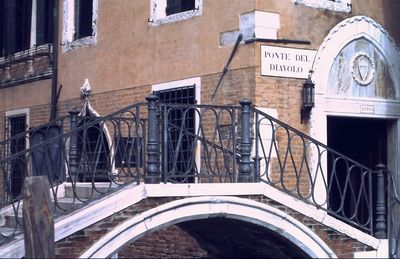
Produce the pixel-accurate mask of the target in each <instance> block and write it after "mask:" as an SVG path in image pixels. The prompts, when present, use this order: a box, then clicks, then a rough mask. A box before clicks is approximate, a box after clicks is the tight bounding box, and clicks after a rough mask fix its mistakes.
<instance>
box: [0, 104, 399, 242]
mask: <svg viewBox="0 0 400 259" xmlns="http://www.w3.org/2000/svg"><path fill="white" fill-rule="evenodd" d="M145 106H147V109H145ZM65 125H67V123H65ZM69 126H70V129H65V130H64V131H63V132H62V133H60V135H59V136H56V137H52V138H49V139H46V140H45V141H43V142H41V143H39V144H37V145H35V146H32V147H30V148H29V149H26V150H24V151H21V152H18V153H16V154H12V155H9V156H7V157H3V158H0V172H1V173H2V174H3V176H4V182H5V186H4V190H5V192H6V195H5V196H4V197H1V198H2V202H1V204H0V205H1V206H0V208H1V209H2V210H3V211H4V210H8V211H11V214H12V215H11V216H10V217H13V218H14V220H13V221H12V222H13V224H12V225H11V226H9V227H11V228H12V229H13V231H12V234H6V233H3V232H1V231H2V230H1V228H0V235H1V236H0V243H1V242H6V240H8V239H9V237H12V236H14V235H15V233H17V232H16V231H17V230H18V229H19V228H20V226H21V225H22V222H21V221H20V214H21V213H20V207H21V197H22V195H23V194H22V193H21V192H16V191H15V190H13V189H12V186H13V182H12V181H13V177H12V176H13V172H14V171H13V170H14V169H18V170H19V171H18V170H15V172H19V173H20V174H21V175H20V176H21V177H22V178H24V177H26V176H30V175H32V174H34V173H35V174H40V175H47V176H48V178H49V181H50V182H51V194H52V196H53V199H54V203H55V206H54V207H55V210H54V213H56V214H57V215H58V214H65V213H68V212H70V211H71V210H73V209H75V208H76V207H77V206H78V207H79V206H84V205H85V204H87V203H88V202H90V201H91V200H93V199H95V198H97V197H99V195H103V194H105V193H108V192H110V191H112V190H113V188H115V187H116V186H120V185H124V184H127V183H131V182H138V183H139V182H143V181H145V182H147V183H158V182H161V181H164V182H173V183H220V182H250V181H253V182H254V181H255V182H258V181H262V182H265V183H267V184H269V185H271V186H274V187H275V188H278V189H280V190H282V191H284V192H286V193H288V194H290V195H292V196H294V197H296V198H298V199H301V200H303V201H304V202H306V203H309V204H312V205H313V206H316V207H318V208H320V209H322V210H325V211H326V212H327V213H328V214H330V215H332V216H335V217H337V218H339V219H341V220H343V221H345V222H347V223H349V224H351V225H353V226H355V227H357V228H359V229H361V230H363V231H365V232H368V233H370V234H372V233H374V230H375V228H376V227H375V226H374V213H375V209H374V205H375V204H373V201H374V199H373V194H372V187H373V185H372V184H373V182H374V179H375V177H376V176H375V174H374V171H373V170H371V169H368V168H367V167H365V166H363V165H361V164H359V163H357V162H356V161H354V160H352V159H350V158H348V157H346V156H345V155H343V154H341V153H338V152H336V151H334V150H332V149H330V148H329V147H328V146H326V145H324V144H322V143H321V142H319V141H317V140H314V139H313V138H311V137H309V136H307V135H306V134H304V133H302V132H300V131H298V130H296V129H294V128H293V127H291V126H289V125H287V124H285V123H283V122H281V121H279V120H277V119H275V118H273V117H271V116H269V115H268V114H266V113H264V112H262V111H259V110H257V109H255V108H251V107H250V102H249V101H248V100H244V101H242V102H241V106H235V105H232V106H227V105H225V106H216V105H192V104H166V103H159V102H158V101H157V98H156V97H154V96H153V97H151V98H148V102H147V103H138V104H134V105H130V106H128V107H126V108H124V109H121V110H119V111H117V112H114V113H112V114H109V115H108V116H105V117H87V116H85V117H79V116H78V112H77V111H74V112H70V121H69ZM64 128H65V127H64ZM21 136H26V133H24V134H21ZM7 141H9V140H5V141H3V142H1V143H7ZM1 143H0V144H1ZM9 143H10V142H9ZM81 181H85V182H88V184H89V185H91V190H90V193H89V194H88V195H86V196H82V194H81V193H80V192H79V190H78V189H79V185H78V183H79V182H81ZM99 181H106V183H105V184H104V183H102V184H99ZM65 182H70V185H71V190H72V198H71V200H70V201H69V203H68V204H66V203H64V201H63V200H62V199H60V197H58V196H59V192H60V189H61V188H63V187H62V184H63V183H65ZM100 185H101V186H100ZM396 240H398V239H396Z"/></svg>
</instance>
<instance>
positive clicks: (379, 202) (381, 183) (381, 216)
mask: <svg viewBox="0 0 400 259" xmlns="http://www.w3.org/2000/svg"><path fill="white" fill-rule="evenodd" d="M385 169H386V166H385V165H383V164H378V165H377V166H376V174H377V197H376V225H375V231H376V232H375V237H376V238H379V239H386V237H387V235H386V230H387V229H386V197H385V194H386V188H385V176H384V174H383V171H384V170H385Z"/></svg>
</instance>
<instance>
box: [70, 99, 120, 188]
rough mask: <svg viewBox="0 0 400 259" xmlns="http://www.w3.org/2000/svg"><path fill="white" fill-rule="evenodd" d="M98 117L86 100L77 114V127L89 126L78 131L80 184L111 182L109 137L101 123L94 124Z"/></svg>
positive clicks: (111, 169)
mask: <svg viewBox="0 0 400 259" xmlns="http://www.w3.org/2000/svg"><path fill="white" fill-rule="evenodd" d="M98 117H100V115H99V114H98V113H97V112H96V111H95V110H94V109H93V108H92V107H91V105H90V103H89V101H88V100H87V99H86V100H85V104H84V107H83V109H82V111H81V112H80V113H79V123H78V127H81V126H83V125H85V124H90V125H91V126H89V127H84V129H82V130H81V131H79V135H78V150H80V156H81V167H82V168H81V170H80V173H79V179H78V180H79V181H80V182H111V181H112V177H113V169H114V164H113V159H112V152H111V148H110V143H112V142H111V141H110V137H109V133H108V130H107V128H106V127H105V125H104V124H103V123H94V121H95V120H96V119H97V118H98Z"/></svg>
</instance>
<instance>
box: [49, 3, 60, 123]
mask: <svg viewBox="0 0 400 259" xmlns="http://www.w3.org/2000/svg"><path fill="white" fill-rule="evenodd" d="M58 12H59V0H54V9H53V62H52V71H53V77H52V81H51V108H50V121H52V120H54V119H55V118H56V117H57V79H58V77H57V66H58Z"/></svg>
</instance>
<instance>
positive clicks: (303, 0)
mask: <svg viewBox="0 0 400 259" xmlns="http://www.w3.org/2000/svg"><path fill="white" fill-rule="evenodd" d="M292 2H293V3H294V4H300V5H305V6H309V7H313V8H321V9H326V10H331V11H337V12H345V13H350V12H351V0H335V1H331V0H292Z"/></svg>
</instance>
